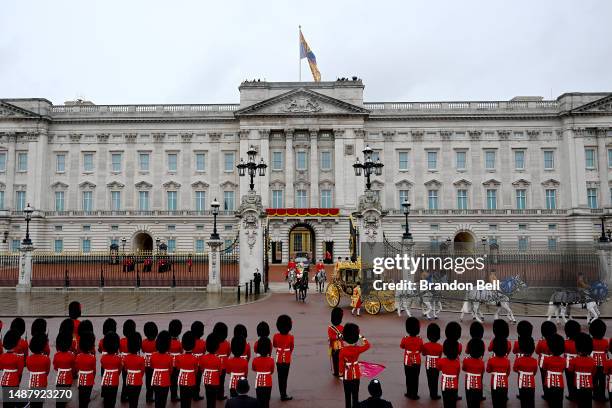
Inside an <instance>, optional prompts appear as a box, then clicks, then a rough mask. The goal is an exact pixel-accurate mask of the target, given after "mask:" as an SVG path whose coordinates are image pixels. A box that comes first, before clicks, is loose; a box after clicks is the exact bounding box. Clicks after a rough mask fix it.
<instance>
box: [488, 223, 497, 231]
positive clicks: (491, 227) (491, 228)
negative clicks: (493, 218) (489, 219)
mask: <svg viewBox="0 0 612 408" xmlns="http://www.w3.org/2000/svg"><path fill="white" fill-rule="evenodd" d="M489 231H497V224H489Z"/></svg>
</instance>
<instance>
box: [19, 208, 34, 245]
mask: <svg viewBox="0 0 612 408" xmlns="http://www.w3.org/2000/svg"><path fill="white" fill-rule="evenodd" d="M33 212H34V208H32V207H31V206H30V203H28V205H27V206H26V208H24V209H23V214H24V215H25V222H26V234H25V238H24V239H23V241H21V243H22V244H23V245H24V246H32V240H31V239H30V221H31V220H32V213H33Z"/></svg>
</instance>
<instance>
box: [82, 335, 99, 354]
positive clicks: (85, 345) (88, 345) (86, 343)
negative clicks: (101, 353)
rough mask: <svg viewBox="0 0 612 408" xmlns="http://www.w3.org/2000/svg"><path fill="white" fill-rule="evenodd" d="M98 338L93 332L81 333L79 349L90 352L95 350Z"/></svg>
mask: <svg viewBox="0 0 612 408" xmlns="http://www.w3.org/2000/svg"><path fill="white" fill-rule="evenodd" d="M95 342H96V338H95V336H94V334H93V333H92V332H85V333H83V334H81V335H79V351H80V352H81V353H90V352H91V351H93V350H94V347H95V344H94V343H95Z"/></svg>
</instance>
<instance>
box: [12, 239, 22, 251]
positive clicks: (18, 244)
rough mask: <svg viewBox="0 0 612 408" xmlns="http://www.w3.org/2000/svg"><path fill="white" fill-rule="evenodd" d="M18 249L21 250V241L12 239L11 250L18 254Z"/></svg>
mask: <svg viewBox="0 0 612 408" xmlns="http://www.w3.org/2000/svg"><path fill="white" fill-rule="evenodd" d="M19 248H21V241H19V240H18V239H14V240H12V241H11V250H12V251H13V252H19Z"/></svg>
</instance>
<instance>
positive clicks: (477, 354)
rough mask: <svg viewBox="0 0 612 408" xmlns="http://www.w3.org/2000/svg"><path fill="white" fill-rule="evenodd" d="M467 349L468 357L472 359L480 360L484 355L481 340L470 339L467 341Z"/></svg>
mask: <svg viewBox="0 0 612 408" xmlns="http://www.w3.org/2000/svg"><path fill="white" fill-rule="evenodd" d="M467 348H468V350H470V357H472V358H481V357H482V356H483V355H484V350H485V347H484V342H483V341H482V339H478V338H473V339H471V340H470V341H468V344H467Z"/></svg>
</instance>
